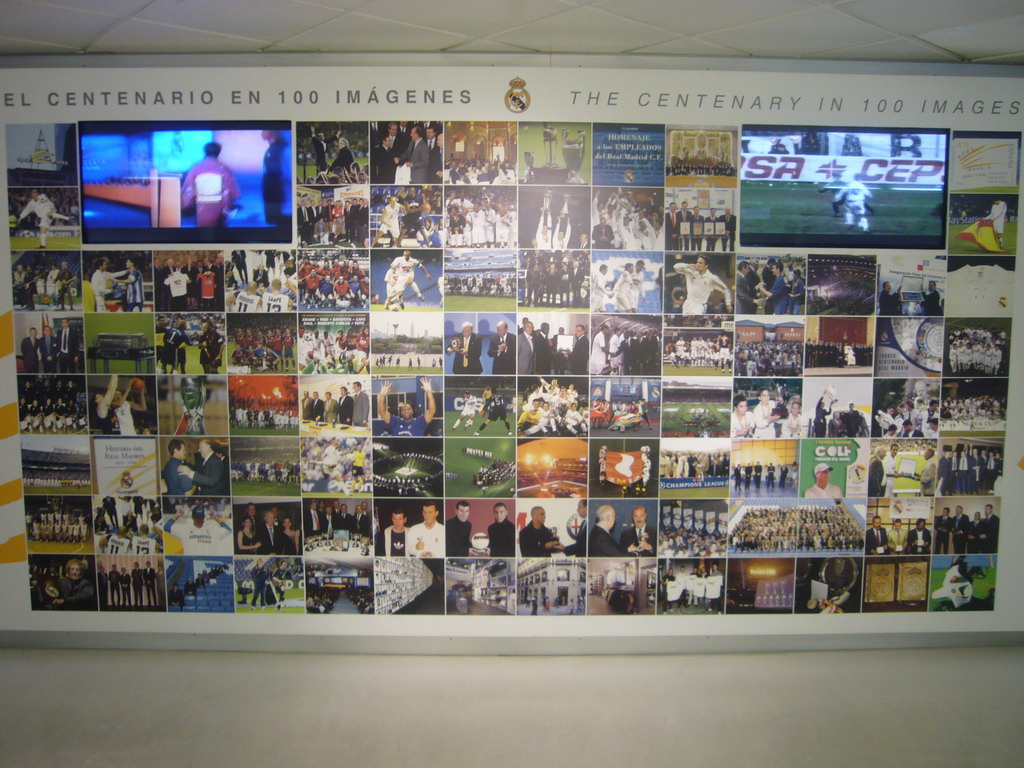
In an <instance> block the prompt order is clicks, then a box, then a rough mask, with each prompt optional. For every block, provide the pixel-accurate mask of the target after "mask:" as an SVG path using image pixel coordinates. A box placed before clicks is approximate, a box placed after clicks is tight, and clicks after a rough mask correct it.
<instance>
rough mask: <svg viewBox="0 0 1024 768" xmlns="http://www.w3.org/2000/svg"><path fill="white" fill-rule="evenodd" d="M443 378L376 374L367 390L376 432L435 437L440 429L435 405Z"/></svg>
mask: <svg viewBox="0 0 1024 768" xmlns="http://www.w3.org/2000/svg"><path fill="white" fill-rule="evenodd" d="M443 381H444V380H443V379H441V378H431V377H427V376H379V377H375V378H374V380H373V392H372V393H371V401H372V409H373V410H372V413H373V421H372V423H371V427H372V430H373V434H374V435H376V436H386V437H438V436H440V435H441V434H442V432H443V431H444V419H443V418H442V416H441V415H440V414H439V409H440V408H441V406H442V404H443V402H444V392H442V391H441V389H440V385H441V382H443Z"/></svg>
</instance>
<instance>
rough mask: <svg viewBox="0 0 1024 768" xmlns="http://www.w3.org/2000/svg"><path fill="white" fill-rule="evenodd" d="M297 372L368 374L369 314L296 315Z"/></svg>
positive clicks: (326, 313) (310, 313)
mask: <svg viewBox="0 0 1024 768" xmlns="http://www.w3.org/2000/svg"><path fill="white" fill-rule="evenodd" d="M298 339H299V344H298V347H299V352H298V365H299V373H303V374H341V375H350V374H366V373H369V372H370V315H369V313H367V312H360V313H350V314H344V315H341V314H335V313H332V312H303V313H302V314H300V315H299V335H298Z"/></svg>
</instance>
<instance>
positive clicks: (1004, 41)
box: [920, 14, 1024, 59]
mask: <svg viewBox="0 0 1024 768" xmlns="http://www.w3.org/2000/svg"><path fill="white" fill-rule="evenodd" d="M1022 27H1024V14H1020V15H1017V16H1013V17H1010V18H1008V19H993V20H991V21H979V22H976V23H974V24H968V25H966V26H962V27H954V28H951V29H940V30H936V31H935V32H927V33H925V34H923V35H920V37H921V38H922V39H924V40H927V41H928V42H930V43H935V44H936V45H939V46H942V47H943V48H948V49H950V50H953V51H956V52H957V53H960V54H962V55H964V56H967V57H968V58H971V59H973V58H978V57H981V56H995V55H998V54H1002V53H1019V52H1020V51H1024V38H1022V37H1021V28H1022Z"/></svg>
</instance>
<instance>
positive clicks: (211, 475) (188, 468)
mask: <svg viewBox="0 0 1024 768" xmlns="http://www.w3.org/2000/svg"><path fill="white" fill-rule="evenodd" d="M144 439H145V438H136V441H137V440H144ZM100 440H103V441H105V443H106V445H105V448H106V450H107V451H108V452H109V453H112V452H113V451H114V449H115V448H116V447H118V446H119V445H120V444H119V443H118V442H117V440H118V438H99V437H96V438H93V443H94V447H96V448H97V450H98V447H97V446H98V444H99V442H100ZM121 440H126V438H121ZM134 442H135V441H132V442H126V443H125V444H124V445H126V446H132V445H133V443H134ZM159 442H160V486H159V487H160V493H163V494H166V495H168V496H227V495H228V494H230V493H231V474H230V469H229V467H230V465H231V453H230V445H229V443H228V439H227V438H226V437H220V438H213V437H172V438H167V437H161V438H160V441H159ZM122 451H123V453H125V454H126V457H131V453H130V452H129V450H128V449H127V448H123V449H122ZM153 452H154V454H155V453H156V450H155V446H154V449H153ZM153 458H154V462H155V460H156V456H155V455H154V457H153ZM124 461H127V458H126V459H125V460H124ZM122 463H123V462H122ZM127 471H128V470H126V472H127ZM97 474H99V470H97ZM128 479H130V478H129V477H128V476H123V477H120V481H121V484H122V485H123V484H124V483H125V482H126V481H127V480H128ZM137 486H138V483H133V487H137ZM154 486H155V481H154ZM115 490H117V489H115ZM98 492H99V493H107V492H108V491H107V490H106V489H105V488H104V487H103V486H102V485H100V486H98ZM137 492H139V493H142V492H144V491H143V490H141V489H140V490H138V491H137Z"/></svg>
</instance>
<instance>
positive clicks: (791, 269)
mask: <svg viewBox="0 0 1024 768" xmlns="http://www.w3.org/2000/svg"><path fill="white" fill-rule="evenodd" d="M736 260H737V262H738V263H737V265H736V314H742V315H802V314H804V301H805V299H806V297H807V296H806V294H807V257H806V256H803V255H796V254H792V253H787V254H784V255H782V256H758V255H755V254H751V253H742V254H740V255H738V256H737V257H736Z"/></svg>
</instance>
